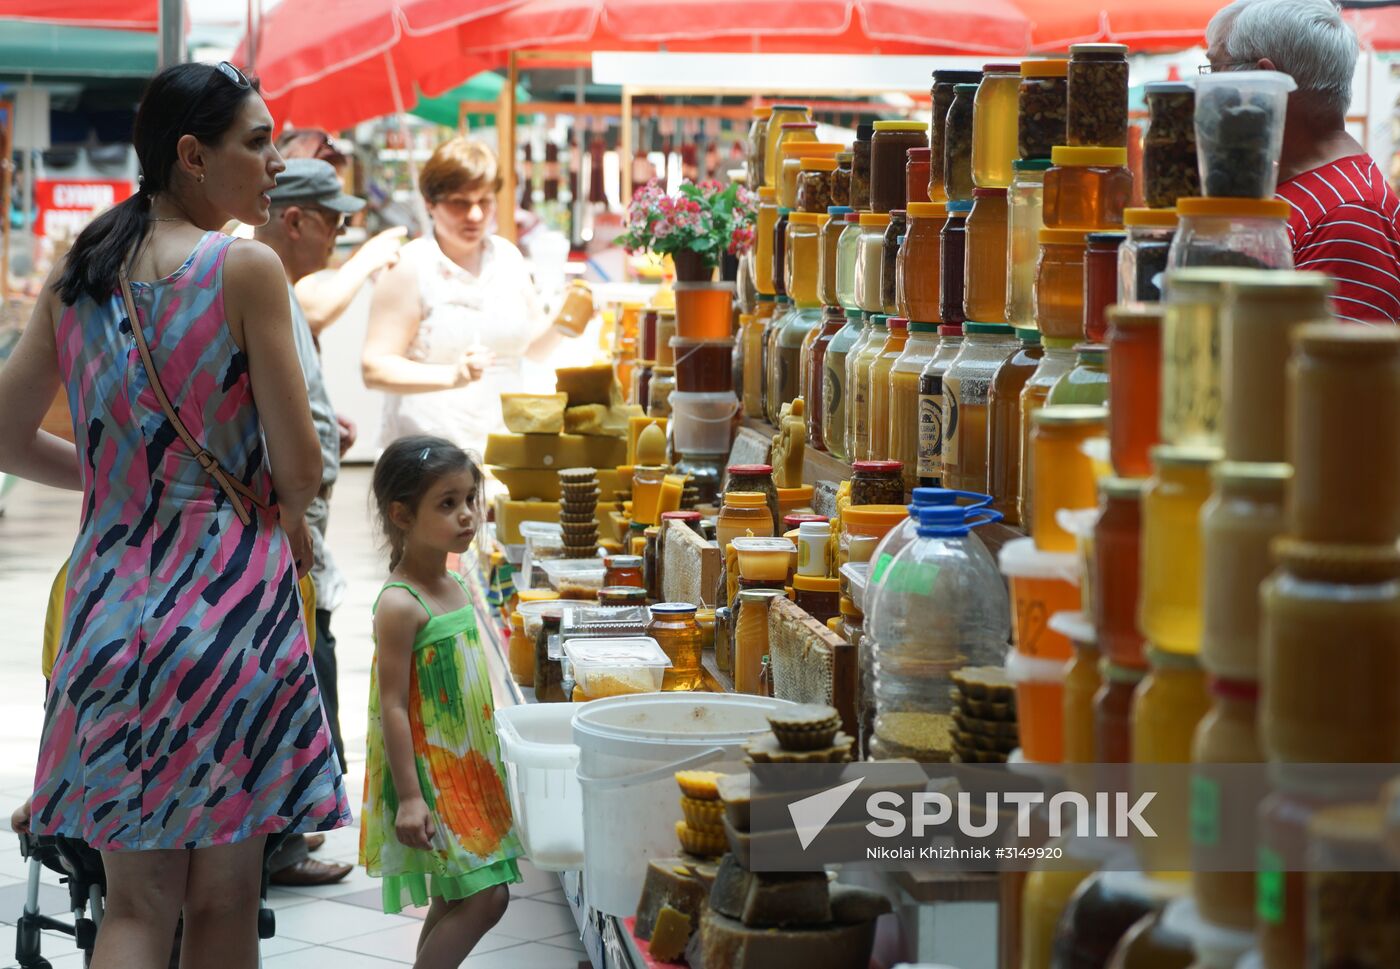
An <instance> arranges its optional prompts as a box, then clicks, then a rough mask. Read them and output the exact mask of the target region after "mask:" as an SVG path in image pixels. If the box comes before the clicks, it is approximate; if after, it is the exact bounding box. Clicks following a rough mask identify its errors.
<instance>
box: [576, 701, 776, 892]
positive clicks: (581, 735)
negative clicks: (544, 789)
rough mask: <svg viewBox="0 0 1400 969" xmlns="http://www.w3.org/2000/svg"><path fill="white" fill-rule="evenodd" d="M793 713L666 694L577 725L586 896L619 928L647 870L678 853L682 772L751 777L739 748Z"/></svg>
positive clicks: (609, 709)
mask: <svg viewBox="0 0 1400 969" xmlns="http://www.w3.org/2000/svg"><path fill="white" fill-rule="evenodd" d="M791 706H793V704H791V703H789V702H788V701H786V700H775V699H771V698H769V697H759V696H749V695H746V694H725V693H659V694H646V695H638V696H627V697H615V698H612V699H608V700H594V701H593V702H592V703H589V704H586V705H584V706H583V707H581V708H580V709H579V711H578V713H577V714H576V715H575V716H574V721H573V738H574V743H576V744H577V745H578V750H579V764H578V780H579V784H580V786H581V788H582V791H583V844H584V869H583V870H584V876H583V885H584V892H585V894H586V895H587V902H588V905H589V906H590V907H591V908H593V909H596V910H597V911H599V912H604V913H606V914H608V915H616V916H618V917H619V918H622V917H625V916H629V915H632V914H633V913H634V912H636V910H637V900H638V899H639V898H640V897H641V893H642V882H643V880H644V879H645V877H646V870H647V862H649V861H650V860H651V859H653V858H663V857H666V856H667V855H674V854H675V853H676V852H677V851H678V850H679V845H678V844H677V841H676V822H677V821H679V820H681V809H680V790H679V789H678V788H677V787H676V781H675V773H676V771H681V770H701V769H703V770H718V771H727V772H731V773H732V772H738V771H741V770H743V769H744V767H743V764H742V763H741V760H742V757H743V753H742V751H741V749H740V745H741V744H743V742H744V741H745V740H747V739H748V738H749V737H751V736H753V735H754V734H757V733H762V732H764V731H766V730H767V729H768V720H767V715H768V714H769V713H772V712H773V711H775V710H780V709H784V708H788V707H791Z"/></svg>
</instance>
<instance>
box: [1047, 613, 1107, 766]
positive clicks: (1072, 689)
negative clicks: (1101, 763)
mask: <svg viewBox="0 0 1400 969" xmlns="http://www.w3.org/2000/svg"><path fill="white" fill-rule="evenodd" d="M1050 624H1051V625H1052V626H1054V627H1057V629H1058V631H1059V632H1061V633H1062V634H1063V635H1065V636H1067V637H1068V638H1069V640H1070V642H1071V643H1073V644H1074V656H1073V657H1071V659H1070V661H1069V663H1068V664H1067V665H1066V667H1065V693H1064V705H1065V711H1064V738H1065V739H1064V762H1065V763H1066V764H1093V763H1097V761H1096V760H1095V759H1094V753H1095V752H1094V696H1095V695H1096V694H1097V693H1098V692H1099V687H1100V686H1102V685H1103V680H1102V679H1101V678H1100V676H1099V660H1100V659H1101V658H1102V656H1101V654H1100V653H1099V644H1098V643H1097V642H1096V641H1095V637H1094V626H1093V624H1092V623H1091V622H1089V619H1088V617H1087V616H1085V614H1084V613H1082V612H1069V613H1059V614H1058V615H1054V616H1051V617H1050Z"/></svg>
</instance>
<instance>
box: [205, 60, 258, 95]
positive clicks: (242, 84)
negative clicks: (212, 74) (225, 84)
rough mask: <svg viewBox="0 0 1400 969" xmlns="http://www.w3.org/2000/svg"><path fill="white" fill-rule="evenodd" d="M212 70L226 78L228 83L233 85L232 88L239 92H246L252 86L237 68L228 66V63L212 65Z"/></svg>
mask: <svg viewBox="0 0 1400 969" xmlns="http://www.w3.org/2000/svg"><path fill="white" fill-rule="evenodd" d="M214 69H215V70H217V71H218V72H219V73H220V74H222V75H223V76H224V77H226V78H228V79H229V81H230V82H231V83H232V84H233V86H234V87H236V88H238V89H239V90H240V91H242V90H246V89H248V88H251V87H252V86H253V83H252V82H251V81H249V80H248V78H247V77H246V76H245V75H244V73H243V72H242V71H240V70H239V69H238V68H236V67H234V66H233V65H232V64H230V63H229V62H228V61H219V63H217V64H215V65H214Z"/></svg>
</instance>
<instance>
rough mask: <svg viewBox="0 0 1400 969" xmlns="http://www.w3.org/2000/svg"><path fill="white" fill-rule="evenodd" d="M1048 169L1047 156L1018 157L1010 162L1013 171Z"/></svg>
mask: <svg viewBox="0 0 1400 969" xmlns="http://www.w3.org/2000/svg"><path fill="white" fill-rule="evenodd" d="M1049 169H1050V159H1048V158H1018V159H1016V160H1015V161H1014V162H1012V163H1011V170H1012V171H1013V172H1044V171H1048V170H1049Z"/></svg>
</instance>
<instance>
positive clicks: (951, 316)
mask: <svg viewBox="0 0 1400 969" xmlns="http://www.w3.org/2000/svg"><path fill="white" fill-rule="evenodd" d="M970 191H971V190H970V189H969V192H970ZM946 210H947V218H946V219H945V221H944V223H943V229H942V231H941V244H940V247H939V263H938V317H939V319H940V320H942V321H943V322H944V323H945V324H949V325H954V326H956V325H961V324H962V323H964V322H966V321H967V314H966V313H965V312H964V310H963V284H964V281H965V279H966V272H967V270H966V261H967V217H968V214H969V213H970V212H971V211H972V203H971V202H949V203H948V204H947V206H946Z"/></svg>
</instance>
